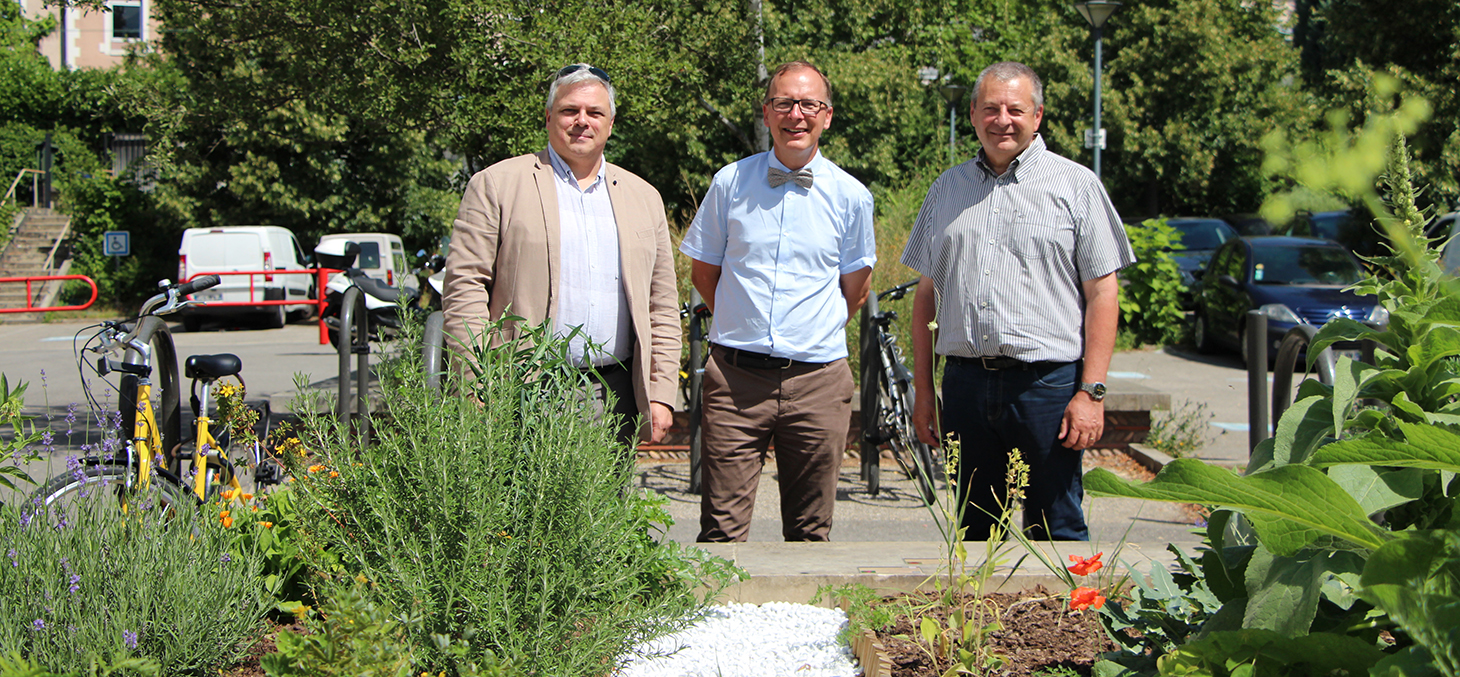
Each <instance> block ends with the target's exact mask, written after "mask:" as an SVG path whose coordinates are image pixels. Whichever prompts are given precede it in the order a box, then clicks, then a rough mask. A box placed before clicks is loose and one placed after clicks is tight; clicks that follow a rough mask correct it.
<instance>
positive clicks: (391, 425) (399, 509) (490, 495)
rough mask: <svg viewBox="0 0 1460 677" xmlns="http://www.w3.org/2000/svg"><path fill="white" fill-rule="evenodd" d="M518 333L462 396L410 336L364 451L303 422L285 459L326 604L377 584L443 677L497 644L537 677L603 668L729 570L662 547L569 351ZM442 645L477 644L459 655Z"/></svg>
mask: <svg viewBox="0 0 1460 677" xmlns="http://www.w3.org/2000/svg"><path fill="white" fill-rule="evenodd" d="M498 329H500V327H499V326H498V327H493V331H495V330H498ZM518 333H519V338H517V339H515V340H509V341H507V342H505V343H504V344H502V345H500V346H496V347H486V346H476V347H475V349H474V352H475V357H474V364H475V369H473V370H471V374H470V376H469V377H462V376H459V375H453V376H452V377H450V378H449V379H448V384H447V388H448V390H449V391H454V392H459V393H463V395H454V396H453V395H448V396H442V395H441V394H440V393H437V392H434V391H432V390H429V389H427V388H426V387H425V386H424V378H423V377H422V376H421V371H422V370H421V367H420V363H419V358H418V357H417V351H416V350H415V349H414V348H413V346H414V345H416V344H414V343H413V342H412V341H403V342H401V343H402V344H405V345H404V346H403V348H404V349H403V350H401V351H400V353H399V354H398V355H396V356H395V357H394V358H392V359H391V360H390V361H388V363H387V364H385V365H383V366H382V367H381V369H380V373H381V382H382V386H383V389H384V392H385V393H386V396H385V397H384V398H383V400H384V405H383V407H382V411H380V412H377V413H376V415H375V420H374V422H375V427H374V428H373V430H372V438H373V439H372V444H370V445H369V446H367V447H365V448H363V449H362V448H360V447H359V445H358V444H357V443H356V440H357V437H356V435H355V434H354V433H353V432H352V431H351V430H349V429H347V428H344V427H341V426H340V425H339V424H338V423H337V422H336V421H335V419H333V418H331V417H324V416H313V417H308V416H307V417H306V418H305V421H304V427H303V431H302V433H301V436H300V438H301V440H302V443H303V446H304V447H307V448H308V449H309V450H310V452H311V453H310V454H309V455H306V454H303V453H292V454H288V455H287V456H286V458H285V463H286V464H287V465H288V467H289V469H290V471H291V473H292V474H293V475H294V476H295V477H296V478H298V479H297V481H296V482H294V483H293V488H294V491H295V492H296V495H297V502H296V504H297V507H298V511H299V529H300V533H301V535H302V537H303V540H304V542H305V543H306V552H305V555H306V557H307V558H309V559H310V560H311V563H312V564H313V565H314V566H315V567H316V569H317V570H318V578H317V579H315V586H316V592H317V596H318V597H319V598H320V599H323V600H328V599H332V598H335V597H336V596H338V595H341V594H345V593H346V591H347V590H349V589H351V588H352V587H353V586H354V585H356V583H355V581H354V579H355V578H356V577H357V576H359V577H363V578H364V579H365V580H369V581H374V582H376V585H374V586H372V587H370V588H369V589H368V590H366V591H363V592H362V593H361V594H364V595H366V596H367V598H368V599H369V601H370V602H371V603H374V604H379V605H380V606H381V607H382V608H385V609H391V610H393V613H396V614H406V615H409V616H419V617H420V618H421V623H420V624H419V625H412V626H409V627H408V628H407V630H408V636H409V639H410V644H411V646H413V647H414V649H415V651H416V652H417V655H418V656H419V657H420V660H421V661H422V662H423V663H424V664H426V665H430V666H432V670H433V672H434V671H435V670H438V669H440V668H442V667H446V666H455V667H454V669H460V666H461V662H462V661H463V660H482V659H483V658H484V657H485V655H486V653H485V652H486V651H488V650H490V651H493V652H495V653H496V654H497V655H500V656H502V657H504V658H505V659H508V660H509V661H510V662H511V663H513V664H515V665H521V666H524V667H525V669H528V670H531V671H532V672H533V673H534V674H540V675H574V676H576V675H585V674H597V673H601V672H603V671H604V669H605V666H608V665H611V664H612V661H613V660H615V659H616V658H617V657H618V656H620V655H622V654H623V653H624V652H625V651H627V650H628V649H629V648H630V647H631V646H633V645H634V644H635V643H637V642H639V641H641V640H644V639H646V638H648V637H650V636H653V635H657V634H658V633H660V632H669V631H672V630H674V629H676V628H677V627H680V626H682V625H683V624H685V623H687V622H688V620H689V619H690V618H691V616H692V615H693V614H694V613H695V612H696V611H697V610H698V609H699V608H700V607H701V605H702V604H703V602H702V600H701V599H700V598H699V597H697V596H696V594H695V590H696V589H699V588H700V587H701V581H702V580H703V579H704V578H705V577H706V576H707V575H708V576H712V577H716V579H717V580H719V581H720V582H721V583H724V582H728V581H729V580H730V579H731V578H732V571H731V569H730V568H729V566H728V564H726V563H724V562H723V561H722V560H716V559H712V558H709V556H708V555H706V554H704V553H703V551H700V550H697V549H692V548H681V547H680V546H679V545H677V544H675V543H672V542H665V543H660V542H659V541H658V535H657V534H656V532H662V529H663V526H664V525H667V524H668V523H669V521H670V520H669V516H668V514H667V512H666V511H665V510H664V509H663V507H662V499H656V498H652V497H651V496H649V495H646V494H645V493H642V492H634V491H630V489H629V481H630V478H631V476H632V475H631V464H630V463H628V462H626V460H627V458H628V457H627V450H625V449H623V448H622V447H620V446H618V444H617V443H616V442H615V439H614V435H615V432H614V429H613V426H611V425H609V424H608V423H607V422H604V421H595V420H593V416H592V415H591V407H592V405H591V403H589V402H585V401H584V400H583V398H581V397H580V393H582V392H583V387H584V381H583V379H584V376H583V375H582V373H581V372H579V371H578V369H576V368H574V367H572V366H571V365H569V363H568V362H567V360H566V358H565V350H566V345H567V344H566V342H565V341H563V340H557V339H550V338H549V336H550V332H549V330H548V329H547V328H544V327H537V328H519V329H518ZM295 409H296V410H300V409H303V410H305V411H314V410H315V409H314V407H302V408H301V407H296V408H295ZM717 589H718V588H717V586H716V585H714V584H713V583H712V584H711V585H710V590H709V591H708V592H707V594H711V593H713V592H715V590H717ZM435 635H439V636H441V637H444V638H445V639H446V640H447V641H448V642H449V643H451V644H455V643H457V642H459V641H463V640H465V639H466V638H468V637H470V638H472V639H471V648H470V650H469V651H468V652H466V653H465V654H464V655H455V654H452V653H451V652H449V651H447V650H445V649H442V648H440V643H438V642H436V641H433V640H432V639H431V637H432V636H435Z"/></svg>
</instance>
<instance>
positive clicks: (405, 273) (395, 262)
mask: <svg viewBox="0 0 1460 677" xmlns="http://www.w3.org/2000/svg"><path fill="white" fill-rule="evenodd" d="M337 240H343V241H344V244H340V243H338V242H337V243H336V244H335V245H334V246H333V247H331V246H330V245H328V244H326V243H329V242H335V241H337ZM350 242H354V243H355V244H358V245H360V254H359V256H357V257H355V265H354V267H355V268H357V269H359V270H360V271H362V272H364V273H365V274H366V275H367V276H369V277H373V278H375V279H377V280H380V281H381V282H384V283H385V284H386V285H387V286H391V287H394V286H397V285H399V286H401V287H405V288H418V287H420V283H419V282H417V281H416V276H414V275H411V274H410V268H409V267H408V266H407V265H406V249H405V245H403V244H401V239H400V236H399V235H394V234H391V233H335V234H333V235H326V236H324V237H321V238H319V244H318V245H315V248H314V250H315V252H316V253H318V252H320V251H321V250H323V251H331V252H333V251H335V250H336V249H338V250H339V251H341V252H343V251H344V250H345V247H346V246H348V243H350ZM320 265H321V266H325V267H335V266H332V265H330V264H329V263H327V262H325V261H324V260H323V259H321V261H320Z"/></svg>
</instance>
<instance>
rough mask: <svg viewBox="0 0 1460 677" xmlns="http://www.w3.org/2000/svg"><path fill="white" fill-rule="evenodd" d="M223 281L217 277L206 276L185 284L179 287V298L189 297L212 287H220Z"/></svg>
mask: <svg viewBox="0 0 1460 677" xmlns="http://www.w3.org/2000/svg"><path fill="white" fill-rule="evenodd" d="M221 281H222V280H221V279H220V278H219V277H218V276H217V275H204V276H202V277H200V278H197V279H195V280H193V281H191V282H184V283H182V284H180V285H178V286H177V295H178V296H187V295H188V294H191V293H193V292H199V291H203V290H204V289H208V288H210V287H216V286H218V283H219V282H221Z"/></svg>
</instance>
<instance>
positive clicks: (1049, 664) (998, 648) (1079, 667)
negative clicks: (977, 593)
mask: <svg viewBox="0 0 1460 677" xmlns="http://www.w3.org/2000/svg"><path fill="white" fill-rule="evenodd" d="M936 599H937V597H936V593H927V594H926V595H917V596H909V597H904V598H902V599H901V600H900V601H901V602H910V603H912V604H919V603H922V604H926V603H928V602H932V601H935V600H936ZM964 599H965V600H967V598H964ZM986 599H987V600H989V601H991V602H993V604H994V605H996V606H997V607H998V617H999V622H1000V624H1001V625H1002V628H1001V629H999V630H997V631H995V632H993V633H992V634H991V635H990V636H989V638H988V647H989V649H990V650H991V651H992V652H993V653H994V654H997V655H999V656H1000V657H1001V658H1002V660H1003V665H1002V666H1000V667H998V668H996V669H993V670H990V671H988V674H991V675H999V676H1000V677H1024V676H1026V675H1032V674H1034V673H1036V672H1039V671H1041V670H1054V669H1058V668H1067V669H1069V670H1073V671H1074V672H1076V673H1078V674H1080V675H1089V674H1090V668H1091V666H1092V665H1094V663H1095V658H1096V657H1097V656H1098V655H1099V654H1101V653H1103V652H1106V651H1112V650H1114V649H1115V644H1114V643H1113V642H1111V641H1110V638H1109V637H1107V636H1106V635H1105V631H1104V630H1103V629H1101V627H1100V620H1099V612H1097V611H1095V610H1094V609H1087V610H1084V611H1072V610H1070V608H1069V603H1068V602H1067V601H1066V600H1064V599H1061V598H1060V597H1057V596H1056V595H1055V594H1054V593H1051V592H1050V591H1049V590H1046V589H1045V588H1043V587H1035V588H1033V589H1030V590H1025V591H1023V592H1020V593H1015V594H1007V593H996V594H993V595H989V596H988V597H986ZM926 613H927V614H928V615H930V616H931V617H932V618H933V619H934V621H936V622H938V623H939V624H940V626H941V627H945V628H946V627H947V607H936V608H934V609H932V610H930V611H928V612H926ZM916 622H921V620H920V618H919V619H917V620H915V619H913V618H911V617H909V616H907V615H900V616H898V617H897V620H896V622H895V623H894V625H893V626H892V627H891V628H890V629H888V630H886V631H882V632H878V633H877V639H878V640H879V641H880V642H881V643H882V646H883V648H884V650H885V652H886V653H887V655H888V657H890V658H891V659H892V677H937V676H938V675H942V674H943V673H944V672H946V671H947V670H948V667H949V665H948V663H947V661H946V660H940V661H939V662H938V665H937V666H934V665H933V664H932V660H931V659H930V658H929V656H928V652H927V650H926V645H925V644H922V642H921V640H920V639H919V640H918V641H916V642H914V641H913V640H914V639H917V638H918V637H919V633H918V630H917V627H916V626H915V625H914V623H916Z"/></svg>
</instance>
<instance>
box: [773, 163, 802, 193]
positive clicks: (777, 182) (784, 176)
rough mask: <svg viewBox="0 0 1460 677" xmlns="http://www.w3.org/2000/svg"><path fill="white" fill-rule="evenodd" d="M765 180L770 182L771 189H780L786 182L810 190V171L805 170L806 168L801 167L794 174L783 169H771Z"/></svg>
mask: <svg viewBox="0 0 1460 677" xmlns="http://www.w3.org/2000/svg"><path fill="white" fill-rule="evenodd" d="M766 180H767V181H770V183H771V188H780V187H781V184H783V183H785V182H787V181H795V182H796V185H798V186H800V187H802V188H810V187H811V170H810V169H807V168H806V167H802V168H800V169H798V170H796V171H794V172H788V171H785V170H783V169H778V168H776V167H771V168H770V170H769V171H767V172H766Z"/></svg>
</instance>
